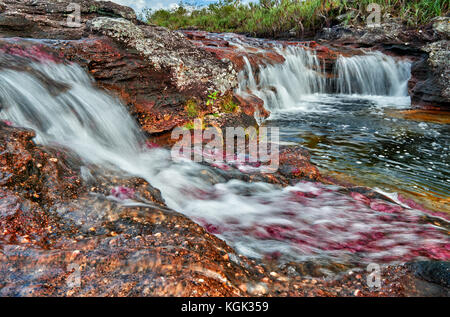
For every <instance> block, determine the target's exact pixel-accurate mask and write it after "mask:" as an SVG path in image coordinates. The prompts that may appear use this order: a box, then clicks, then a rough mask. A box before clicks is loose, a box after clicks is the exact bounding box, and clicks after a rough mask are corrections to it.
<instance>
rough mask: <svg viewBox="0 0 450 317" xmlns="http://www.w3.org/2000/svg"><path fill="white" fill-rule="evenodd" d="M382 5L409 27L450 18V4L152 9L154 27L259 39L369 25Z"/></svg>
mask: <svg viewBox="0 0 450 317" xmlns="http://www.w3.org/2000/svg"><path fill="white" fill-rule="evenodd" d="M370 3H377V4H379V5H380V6H381V8H382V14H389V15H390V16H392V17H398V18H400V19H401V20H402V21H403V22H404V23H407V24H408V25H419V24H425V23H427V22H429V21H430V20H431V19H432V18H434V17H436V16H444V15H448V14H449V1H448V0H359V1H352V0H303V1H302V0H260V1H259V3H249V4H242V3H241V2H240V1H239V0H220V1H218V2H217V3H213V4H210V5H209V6H207V7H198V8H195V9H194V10H190V9H189V10H188V7H187V6H186V5H184V4H182V3H181V4H180V6H179V7H178V8H176V9H173V10H157V11H152V10H147V11H146V12H145V13H144V15H145V17H146V19H147V20H148V21H149V22H150V23H153V24H157V25H160V26H164V27H168V28H171V29H181V28H197V29H202V30H206V31H210V32H238V33H248V34H251V35H255V36H275V35H279V34H283V33H286V32H289V33H292V32H295V33H296V34H297V35H301V34H304V33H305V32H313V31H317V30H319V29H321V28H323V27H326V26H331V25H334V24H337V23H341V22H344V23H353V24H358V23H364V21H365V19H366V17H367V16H368V15H369V13H368V12H367V6H368V4H370Z"/></svg>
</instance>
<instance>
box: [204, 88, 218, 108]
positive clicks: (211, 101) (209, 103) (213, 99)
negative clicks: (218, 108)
mask: <svg viewBox="0 0 450 317" xmlns="http://www.w3.org/2000/svg"><path fill="white" fill-rule="evenodd" d="M218 93H219V92H218V91H214V92H212V93H210V94H209V95H208V101H206V105H207V106H214V103H215V102H216V100H217V95H218Z"/></svg>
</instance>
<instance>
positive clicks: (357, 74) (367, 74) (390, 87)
mask: <svg viewBox="0 0 450 317" xmlns="http://www.w3.org/2000/svg"><path fill="white" fill-rule="evenodd" d="M277 52H278V53H279V54H280V55H282V56H283V57H284V58H285V60H286V61H285V62H284V63H282V64H277V65H267V66H266V65H262V66H260V67H259V69H258V70H257V72H255V70H254V69H252V66H251V65H250V63H249V61H248V59H247V58H246V57H244V61H245V68H244V70H243V71H242V72H240V74H239V83H240V84H239V87H238V89H237V93H238V94H241V95H245V94H246V93H248V92H250V93H252V94H254V95H256V96H257V97H259V98H261V99H262V100H263V101H264V104H265V107H266V108H267V109H268V110H269V111H272V112H279V111H283V110H289V111H292V110H301V111H321V110H322V111H323V110H326V109H324V108H323V107H321V106H320V104H317V100H320V95H324V94H342V95H353V94H357V95H363V96H392V97H406V98H408V91H407V83H408V80H409V78H410V73H411V63H410V62H408V61H397V60H395V59H394V58H392V57H390V56H387V55H384V54H382V53H380V52H371V53H367V54H364V55H359V56H352V57H344V56H340V57H339V58H338V60H337V62H336V65H335V69H334V74H333V75H334V78H329V77H330V76H327V73H326V72H325V70H324V69H323V67H321V64H320V61H319V59H318V58H317V56H316V55H315V53H313V52H312V51H310V50H306V49H304V48H301V47H296V46H289V47H287V48H283V49H281V48H278V49H277ZM255 73H257V74H258V76H257V77H258V79H255ZM322 97H323V98H327V96H322ZM402 103H405V101H404V100H402ZM406 103H407V101H406Z"/></svg>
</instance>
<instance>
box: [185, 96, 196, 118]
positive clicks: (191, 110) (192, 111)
mask: <svg viewBox="0 0 450 317" xmlns="http://www.w3.org/2000/svg"><path fill="white" fill-rule="evenodd" d="M185 110H186V112H187V115H188V117H189V118H197V117H198V115H199V110H198V105H197V101H196V100H194V99H191V100H188V102H187V103H186V106H185Z"/></svg>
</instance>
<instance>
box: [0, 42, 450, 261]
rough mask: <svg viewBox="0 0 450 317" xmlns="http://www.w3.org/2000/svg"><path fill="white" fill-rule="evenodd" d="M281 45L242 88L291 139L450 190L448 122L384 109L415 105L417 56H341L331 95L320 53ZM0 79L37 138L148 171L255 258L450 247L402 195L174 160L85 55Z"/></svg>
mask: <svg viewBox="0 0 450 317" xmlns="http://www.w3.org/2000/svg"><path fill="white" fill-rule="evenodd" d="M283 54H285V56H286V59H287V61H286V63H284V64H282V65H278V66H273V67H268V68H265V69H262V70H261V71H260V76H259V79H257V78H255V77H252V72H250V71H249V72H247V74H245V72H244V73H242V74H241V88H240V89H242V90H244V87H246V89H250V90H252V91H253V92H254V93H255V94H256V95H258V96H259V97H261V98H262V99H263V100H264V101H265V105H266V107H267V108H268V109H269V110H271V111H272V116H271V118H270V120H269V121H268V122H266V124H269V125H275V126H281V127H282V142H284V143H288V142H289V143H295V144H304V145H306V146H307V147H308V148H309V149H310V150H311V151H312V153H313V155H314V161H315V162H316V163H317V164H318V165H319V166H320V167H323V168H324V169H332V170H335V171H340V172H343V173H346V174H349V175H354V176H356V177H361V178H363V179H364V178H369V179H370V178H372V177H373V178H382V179H383V180H382V181H381V183H385V185H386V186H385V187H384V189H388V188H389V185H392V184H398V183H401V182H405V183H408V184H411V185H412V186H414V184H415V186H418V187H419V186H421V187H422V189H423V190H429V191H430V192H431V191H433V192H435V193H436V195H441V197H444V196H448V193H449V188H448V184H449V174H448V172H447V171H448V168H447V167H448V157H447V152H448V151H446V150H445V149H447V150H448V133H446V132H445V129H448V127H446V126H445V125H444V126H439V125H434V124H428V123H427V124H426V126H425V125H421V124H419V123H414V122H406V121H400V120H398V121H397V122H396V121H394V119H392V118H388V117H385V116H384V115H383V109H384V108H385V107H407V106H408V105H409V98H408V97H407V95H406V93H405V91H406V81H407V79H408V76H409V63H408V62H396V61H394V60H393V59H392V58H389V57H385V56H382V55H381V54H378V53H377V54H368V55H367V56H358V57H353V58H345V59H342V60H340V61H339V64H338V65H339V67H338V69H337V70H336V72H337V74H338V80H337V81H336V82H335V83H334V84H332V86H333V87H334V89H336V91H335V93H334V94H330V87H329V85H330V84H329V83H328V82H327V81H326V80H324V79H323V77H322V76H320V74H318V72H317V70H313V69H312V68H311V65H314V63H317V59H316V58H315V56H313V55H311V53H308V52H306V51H302V50H301V49H298V50H296V51H287V52H283ZM3 58H6V57H5V56H4V57H3ZM10 58H12V59H14V57H10ZM365 65H366V66H367V65H372V66H373V67H370V68H364V67H365ZM367 67H369V66H367ZM374 72H375V73H374ZM43 79H45V80H43ZM0 81H1V83H2V84H1V86H0V103H1V104H2V106H3V109H2V110H1V112H0V118H1V119H3V120H8V121H10V122H12V123H13V124H14V125H17V126H24V127H29V128H32V129H34V130H35V131H36V132H37V137H36V141H37V142H39V143H42V144H49V145H55V144H56V145H59V146H62V147H64V148H68V149H70V150H71V151H74V152H75V153H77V154H78V155H79V156H80V157H81V158H82V159H83V160H84V162H85V163H86V167H87V168H95V167H93V166H97V167H107V168H109V169H116V170H121V171H123V172H126V173H128V174H130V175H136V176H140V177H143V178H145V179H146V180H148V181H149V182H150V183H151V184H152V185H153V186H155V187H157V188H159V189H160V190H161V192H162V194H163V197H164V199H165V201H166V203H167V205H168V206H169V207H170V208H172V209H174V210H176V211H179V212H181V213H184V214H186V215H187V216H189V217H190V218H192V219H193V220H195V221H197V222H199V223H200V224H202V225H203V226H205V227H206V228H207V229H208V230H209V231H210V232H212V233H214V234H216V235H218V236H219V237H221V238H223V239H224V240H225V241H227V242H228V243H229V244H230V245H231V246H233V247H234V248H236V249H237V250H238V251H239V252H240V253H242V254H244V255H247V256H249V257H254V258H263V257H276V258H278V259H279V260H280V261H292V260H295V261H306V260H311V259H314V260H316V261H333V262H339V263H348V264H351V265H361V264H364V263H370V262H377V263H390V262H396V261H405V260H409V259H416V258H434V259H443V260H448V259H449V258H450V255H449V245H450V244H449V243H450V241H449V238H448V232H447V230H448V222H447V221H446V220H445V219H443V218H436V217H434V216H431V215H427V214H426V213H425V212H424V211H423V210H420V208H414V206H410V205H408V204H405V203H402V202H400V201H399V204H389V203H381V202H373V203H371V204H370V206H368V205H367V204H365V203H363V202H362V201H361V197H360V196H358V195H349V194H347V193H345V192H344V191H342V188H340V187H339V186H329V185H323V184H320V183H312V182H300V183H298V184H297V185H295V186H290V187H286V188H280V187H277V186H275V185H271V184H267V183H262V182H261V183H246V182H243V181H241V180H237V179H232V180H229V178H226V177H224V175H223V171H220V170H218V169H216V168H212V167H207V166H205V165H200V164H196V163H193V162H180V163H175V162H173V161H172V160H171V157H170V152H169V151H167V150H164V149H148V148H146V147H145V146H144V144H145V137H144V135H143V134H142V133H141V131H140V129H139V127H138V126H137V125H136V123H135V121H134V120H133V118H132V117H131V116H130V115H129V114H128V112H127V111H126V108H125V106H124V105H123V104H122V103H121V102H120V101H119V100H117V99H115V98H113V97H111V96H110V95H108V94H106V93H104V92H102V91H100V90H98V89H97V88H95V87H94V83H93V81H92V79H91V78H90V77H89V76H88V75H87V74H86V73H85V72H84V70H83V69H81V68H80V67H79V66H77V65H74V64H69V65H68V64H54V63H35V62H32V63H30V64H29V67H28V71H19V70H16V69H14V68H11V69H8V68H3V69H1V70H0ZM273 87H275V89H274V88H273ZM355 94H359V95H355ZM447 131H448V130H447ZM428 168H431V170H428ZM380 186H381V185H380ZM394 187H395V186H394ZM393 196H395V195H393ZM394 198H395V197H394ZM377 204H378V205H377ZM379 204H383V208H382V209H380V208H377V206H379ZM436 223H439V224H440V225H436ZM446 228H447V229H446Z"/></svg>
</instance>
